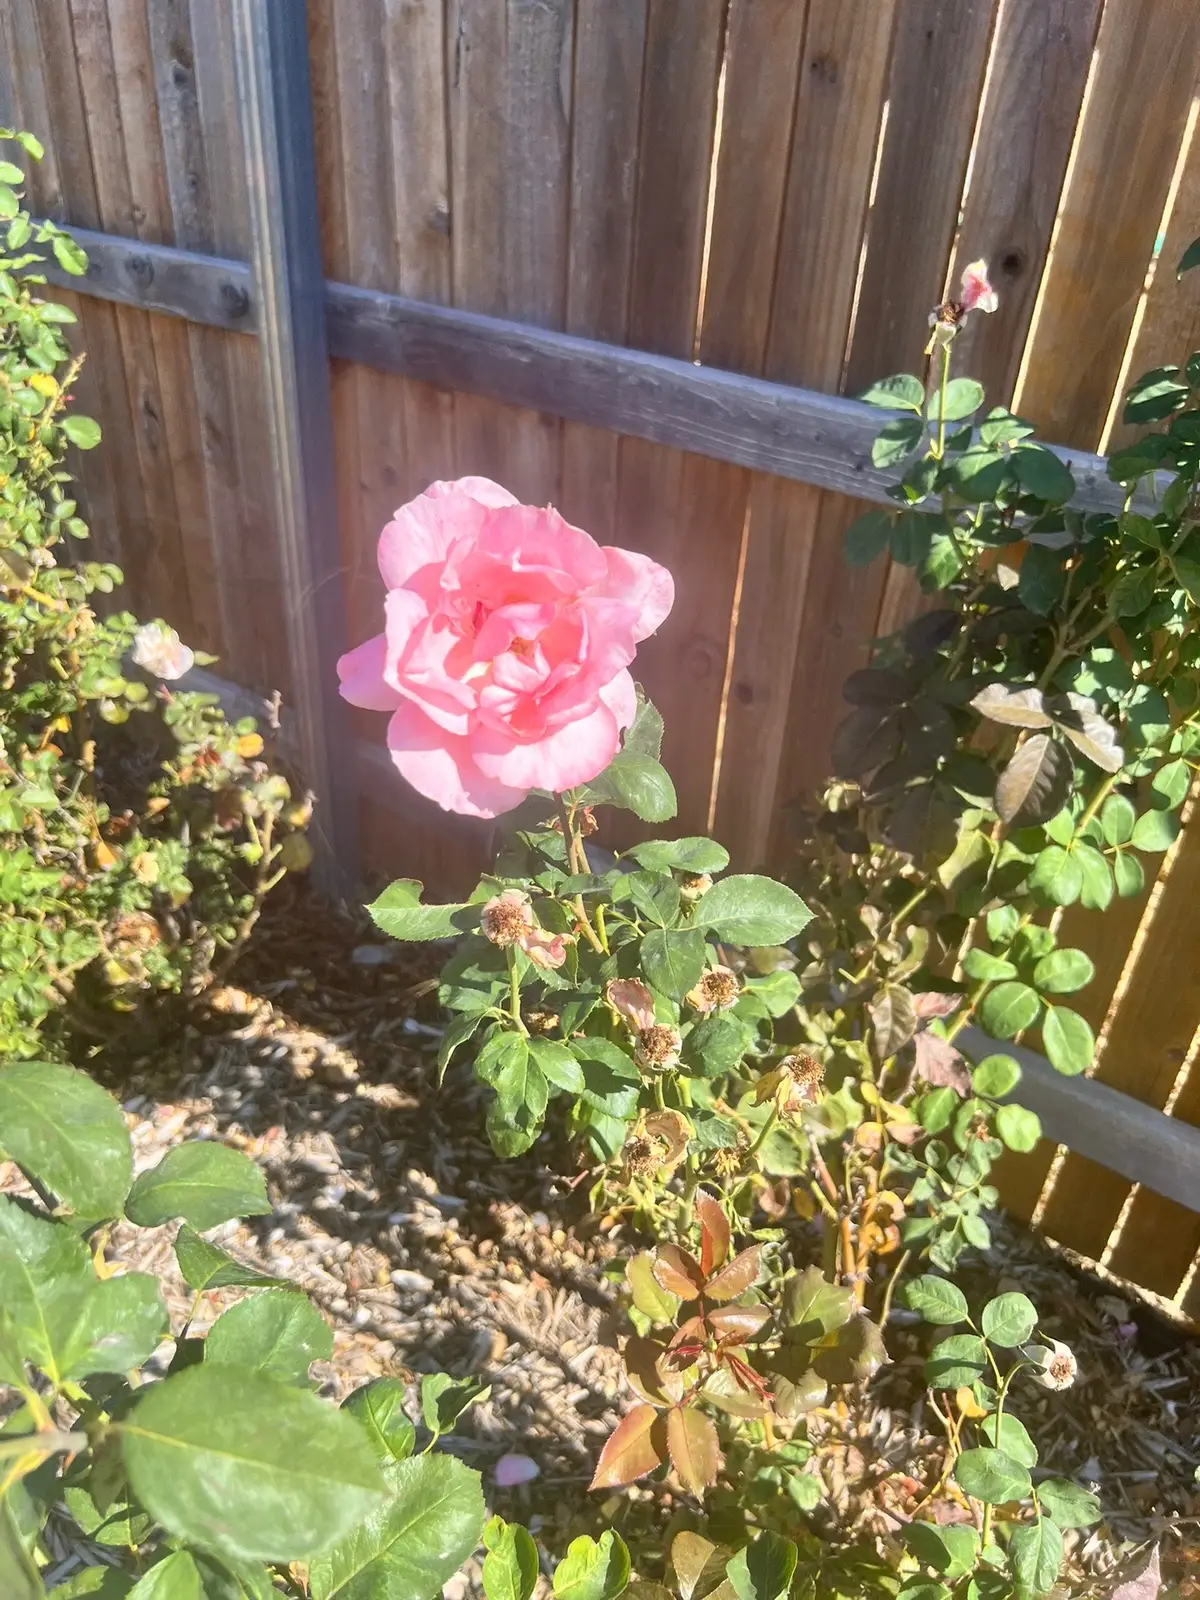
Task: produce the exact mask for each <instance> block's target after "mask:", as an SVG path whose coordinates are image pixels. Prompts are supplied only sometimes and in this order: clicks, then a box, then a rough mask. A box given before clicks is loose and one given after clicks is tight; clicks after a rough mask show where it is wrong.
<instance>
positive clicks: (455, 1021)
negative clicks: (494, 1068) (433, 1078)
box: [437, 1011, 483, 1089]
mask: <svg viewBox="0 0 1200 1600" xmlns="http://www.w3.org/2000/svg"><path fill="white" fill-rule="evenodd" d="M482 1021H483V1017H482V1015H481V1014H480V1013H479V1012H478V1011H476V1012H467V1013H466V1015H464V1016H461V1017H452V1018H451V1019H450V1021H449V1022H448V1023H447V1024H446V1030H445V1032H444V1033H443V1034H442V1042H441V1043H440V1044H439V1045H438V1053H437V1064H438V1088H439V1089H440V1088H441V1086H442V1082H443V1080H444V1079H445V1076H446V1068H447V1067H448V1066H449V1065H450V1060H451V1057H452V1056H453V1055H454V1052H455V1051H456V1050H457V1049H458V1047H459V1045H463V1044H466V1042H467V1040H468V1039H469V1038H471V1036H472V1035H473V1034H474V1032H475V1030H476V1029H477V1028H478V1027H479V1025H480V1023H481V1022H482Z"/></svg>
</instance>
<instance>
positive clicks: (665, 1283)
mask: <svg viewBox="0 0 1200 1600" xmlns="http://www.w3.org/2000/svg"><path fill="white" fill-rule="evenodd" d="M704 1276H705V1275H704V1273H703V1272H701V1270H700V1263H699V1262H698V1261H697V1260H696V1258H695V1256H694V1255H692V1254H691V1253H690V1251H687V1250H681V1249H680V1247H679V1246H678V1245H677V1244H660V1245H659V1247H658V1249H657V1250H656V1251H655V1254H654V1278H655V1282H656V1283H657V1284H658V1286H659V1288H660V1289H665V1290H666V1291H667V1293H668V1294H673V1295H675V1296H677V1297H678V1298H679V1299H680V1300H695V1299H697V1298H698V1296H699V1294H700V1291H701V1289H703V1287H704Z"/></svg>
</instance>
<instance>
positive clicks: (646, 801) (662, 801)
mask: <svg viewBox="0 0 1200 1600" xmlns="http://www.w3.org/2000/svg"><path fill="white" fill-rule="evenodd" d="M587 792H588V797H589V800H591V801H592V802H593V803H594V804H596V805H614V806H621V807H623V808H624V809H625V810H626V811H632V812H633V814H634V816H636V817H641V819H642V821H643V822H668V821H670V819H671V818H672V817H673V816H674V815H675V813H676V811H677V810H678V809H679V802H678V800H677V799H676V796H675V785H674V784H673V783H672V782H671V779H670V776H669V774H668V772H667V770H666V768H665V767H664V766H662V764H661V763H660V762H658V761H656V760H655V759H654V757H653V756H647V755H642V754H640V753H639V752H638V751H636V750H628V749H626V750H621V751H619V752H618V753H617V754H616V755H615V756H614V757H613V759H612V760H611V761H610V762H609V764H608V766H607V767H605V769H604V771H603V772H602V773H601V774H600V776H599V777H598V778H594V779H593V780H592V782H591V783H590V784H589V785H588V791H587Z"/></svg>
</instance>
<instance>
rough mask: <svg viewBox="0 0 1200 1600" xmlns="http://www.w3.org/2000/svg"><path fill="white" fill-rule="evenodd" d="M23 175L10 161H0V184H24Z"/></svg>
mask: <svg viewBox="0 0 1200 1600" xmlns="http://www.w3.org/2000/svg"><path fill="white" fill-rule="evenodd" d="M24 182H25V174H24V173H23V172H22V171H21V169H20V167H17V166H14V165H13V163H12V162H11V161H0V183H24Z"/></svg>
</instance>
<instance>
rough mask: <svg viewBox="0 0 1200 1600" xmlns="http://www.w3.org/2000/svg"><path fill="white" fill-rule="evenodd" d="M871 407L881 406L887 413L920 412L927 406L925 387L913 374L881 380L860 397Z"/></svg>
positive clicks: (865, 390)
mask: <svg viewBox="0 0 1200 1600" xmlns="http://www.w3.org/2000/svg"><path fill="white" fill-rule="evenodd" d="M858 398H859V399H860V400H861V401H863V402H864V404H866V405H869V406H881V407H882V408H883V409H884V410H886V411H918V412H919V411H920V409H921V407H922V406H923V405H924V404H925V385H924V384H923V383H922V382H921V380H920V378H914V377H913V375H912V373H911V372H898V373H896V374H895V376H894V377H891V378H880V379H879V380H878V382H877V383H873V384H871V386H870V388H868V389H864V390H863V392H862V394H860V395H859V397H858Z"/></svg>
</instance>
